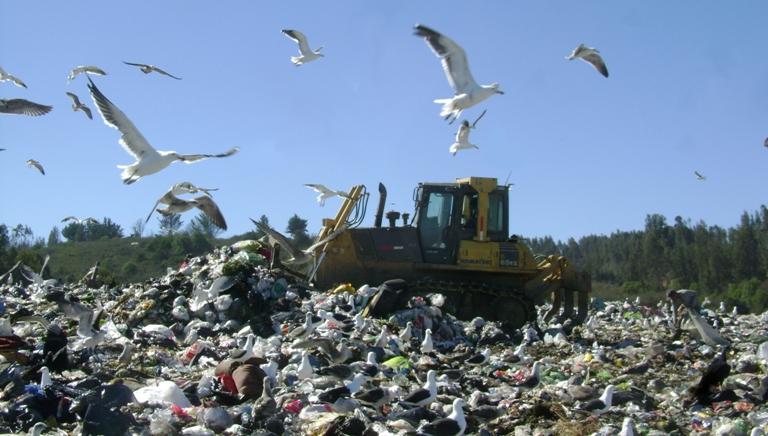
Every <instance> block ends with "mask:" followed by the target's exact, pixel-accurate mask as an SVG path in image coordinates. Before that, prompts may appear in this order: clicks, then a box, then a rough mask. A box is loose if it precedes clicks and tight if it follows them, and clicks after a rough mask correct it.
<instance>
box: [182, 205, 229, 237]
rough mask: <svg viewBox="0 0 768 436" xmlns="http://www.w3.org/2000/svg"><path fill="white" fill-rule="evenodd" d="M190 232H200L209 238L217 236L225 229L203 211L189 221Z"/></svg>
mask: <svg viewBox="0 0 768 436" xmlns="http://www.w3.org/2000/svg"><path fill="white" fill-rule="evenodd" d="M189 231H190V233H200V234H202V235H204V236H206V237H208V238H211V239H213V238H215V237H216V236H218V235H219V233H221V232H222V231H223V229H222V228H221V227H219V226H217V225H216V224H214V223H213V221H212V220H211V219H210V218H209V217H208V215H206V214H205V213H203V212H200V213H199V214H197V216H196V217H194V218H193V219H192V221H191V222H190V223H189Z"/></svg>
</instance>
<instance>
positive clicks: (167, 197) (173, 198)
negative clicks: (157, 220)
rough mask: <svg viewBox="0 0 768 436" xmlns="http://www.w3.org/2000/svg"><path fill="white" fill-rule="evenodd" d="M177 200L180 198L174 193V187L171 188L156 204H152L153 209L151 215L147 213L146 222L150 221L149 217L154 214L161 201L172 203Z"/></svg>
mask: <svg viewBox="0 0 768 436" xmlns="http://www.w3.org/2000/svg"><path fill="white" fill-rule="evenodd" d="M176 200H178V198H177V197H176V196H175V195H173V188H171V189H169V190H168V192H166V193H165V194H163V195H162V196H161V197H160V198H158V199H157V201H156V202H155V205H154V206H152V210H150V211H149V215H147V219H146V220H144V222H145V223H147V222H149V218H150V217H151V216H152V213H153V212H154V211H155V209H157V205H158V204H160V203H163V204H171V203H173V202H174V201H176Z"/></svg>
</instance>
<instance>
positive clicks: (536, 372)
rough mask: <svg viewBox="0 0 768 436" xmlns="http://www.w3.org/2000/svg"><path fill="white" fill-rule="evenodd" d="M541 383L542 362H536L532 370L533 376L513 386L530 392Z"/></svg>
mask: <svg viewBox="0 0 768 436" xmlns="http://www.w3.org/2000/svg"><path fill="white" fill-rule="evenodd" d="M540 381H541V362H539V361H536V362H533V368H532V369H531V374H530V375H529V376H528V377H526V379H525V380H523V381H522V382H520V383H518V384H516V385H513V386H514V387H516V388H518V389H524V390H530V389H533V388H535V387H536V386H538V385H539V382H540Z"/></svg>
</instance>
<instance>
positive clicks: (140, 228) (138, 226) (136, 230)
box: [131, 218, 146, 238]
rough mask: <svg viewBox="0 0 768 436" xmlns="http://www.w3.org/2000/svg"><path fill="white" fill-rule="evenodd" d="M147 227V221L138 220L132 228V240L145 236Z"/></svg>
mask: <svg viewBox="0 0 768 436" xmlns="http://www.w3.org/2000/svg"><path fill="white" fill-rule="evenodd" d="M145 227H146V221H145V220H143V219H141V218H139V219H137V220H136V222H134V223H133V225H132V226H131V237H132V238H141V236H142V235H143V234H144V228H145Z"/></svg>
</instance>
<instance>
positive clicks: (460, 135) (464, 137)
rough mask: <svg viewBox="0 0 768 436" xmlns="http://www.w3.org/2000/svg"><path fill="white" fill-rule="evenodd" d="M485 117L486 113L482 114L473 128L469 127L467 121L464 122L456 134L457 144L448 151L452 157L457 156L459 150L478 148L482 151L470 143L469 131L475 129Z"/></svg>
mask: <svg viewBox="0 0 768 436" xmlns="http://www.w3.org/2000/svg"><path fill="white" fill-rule="evenodd" d="M483 115H485V111H483V113H482V114H480V116H479V117H477V119H476V120H475V122H474V123H472V125H471V126H470V125H469V121H467V120H464V121H462V122H461V125H460V126H459V131H458V132H456V142H454V143H453V144H451V147H450V148H449V149H448V151H450V152H451V154H452V155H454V156H456V153H457V152H458V151H459V150H470V149H473V148H477V149H478V150H479V149H480V147H478V146H477V145H475V144H470V143H469V131H470V129H474V128H475V125H476V124H477V122H478V121H480V118H482V117H483Z"/></svg>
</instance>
